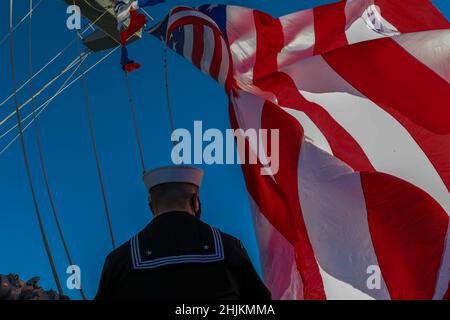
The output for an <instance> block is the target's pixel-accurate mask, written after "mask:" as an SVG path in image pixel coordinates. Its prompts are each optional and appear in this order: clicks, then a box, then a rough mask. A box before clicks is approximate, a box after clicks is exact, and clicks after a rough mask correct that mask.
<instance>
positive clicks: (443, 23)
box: [375, 0, 450, 33]
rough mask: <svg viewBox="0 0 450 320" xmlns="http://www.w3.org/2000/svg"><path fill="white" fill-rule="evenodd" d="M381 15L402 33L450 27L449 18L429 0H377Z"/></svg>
mask: <svg viewBox="0 0 450 320" xmlns="http://www.w3.org/2000/svg"><path fill="white" fill-rule="evenodd" d="M375 4H376V5H378V6H379V7H380V11H381V15H382V16H383V18H385V19H386V20H387V21H389V22H390V23H391V24H393V25H394V26H395V27H396V28H397V30H398V31H400V32H401V33H410V32H419V31H426V30H434V29H447V28H449V27H450V24H449V23H448V21H447V19H446V18H445V17H444V16H443V15H442V13H441V12H440V11H439V10H438V9H437V8H436V7H435V6H434V5H433V4H432V3H431V1H429V0H408V1H392V0H376V1H375Z"/></svg>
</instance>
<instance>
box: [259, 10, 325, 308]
mask: <svg viewBox="0 0 450 320" xmlns="http://www.w3.org/2000/svg"><path fill="white" fill-rule="evenodd" d="M253 16H254V21H255V29H256V37H257V45H256V61H255V66H254V69H253V83H254V85H255V86H259V85H261V84H262V83H264V81H265V80H264V79H265V77H266V76H269V78H271V77H272V75H273V73H274V72H277V70H278V62H277V57H278V54H279V53H280V51H281V49H282V48H283V46H284V34H283V27H282V25H281V23H280V20H279V19H274V18H273V17H271V16H270V15H268V14H266V13H263V12H260V11H254V13H253ZM261 117H262V120H261V122H262V123H261V127H262V128H265V129H271V128H276V129H279V128H282V130H281V129H280V157H279V159H280V170H279V172H278V173H277V174H276V175H275V179H276V180H277V185H276V186H277V187H278V188H279V189H281V192H282V196H283V197H284V198H285V201H286V205H287V206H288V208H287V209H288V211H287V212H286V213H285V214H286V215H288V217H287V220H286V219H284V223H286V222H287V221H290V227H291V228H292V227H294V230H292V231H291V233H294V239H295V240H294V243H293V245H294V247H295V249H296V262H297V268H298V271H299V273H300V275H301V277H302V280H303V291H304V292H303V296H304V298H305V299H325V298H326V296H325V291H324V288H323V283H322V278H321V275H320V272H319V267H318V265H317V262H316V259H315V255H314V252H313V249H312V246H311V243H310V241H309V238H308V232H307V230H306V226H305V223H304V221H303V216H302V211H301V208H300V199H299V196H298V183H297V176H298V175H297V164H298V157H299V153H300V146H301V143H302V140H303V128H301V126H300V125H299V124H298V122H297V121H296V120H294V121H293V119H292V118H293V117H292V116H290V115H289V114H287V113H286V112H284V111H283V110H281V109H279V108H278V107H277V106H275V105H273V104H272V103H269V102H266V103H265V106H264V109H263V114H262V116H261ZM285 132H289V133H288V134H286V133H285ZM253 179H254V177H253ZM250 180H252V178H250ZM279 192H280V191H279ZM267 194H270V193H267ZM267 194H266V195H265V197H267ZM255 201H256V200H255ZM257 203H258V202H257ZM258 206H259V203H258ZM261 211H262V212H263V214H264V215H266V214H269V215H270V214H279V212H278V210H276V211H275V212H273V213H269V212H266V211H263V210H261ZM269 220H270V219H269ZM280 232H281V233H282V234H283V235H284V236H285V237H287V238H288V236H287V235H285V234H284V233H283V232H282V231H281V230H280ZM291 239H292V238H291Z"/></svg>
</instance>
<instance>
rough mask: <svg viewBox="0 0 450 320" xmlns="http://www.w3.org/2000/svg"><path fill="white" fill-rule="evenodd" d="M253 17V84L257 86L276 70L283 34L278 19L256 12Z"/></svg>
mask: <svg viewBox="0 0 450 320" xmlns="http://www.w3.org/2000/svg"><path fill="white" fill-rule="evenodd" d="M253 16H254V19H255V29H256V38H257V45H256V62H255V67H254V69H253V83H254V84H255V85H258V84H257V83H258V81H259V80H261V79H262V78H263V77H264V76H266V75H270V74H271V73H272V72H276V71H277V70H278V62H277V57H278V54H279V53H280V52H281V49H283V46H284V34H283V27H282V25H281V23H280V20H279V19H274V18H272V17H271V16H270V15H268V14H267V13H264V12H261V11H256V10H255V11H254V13H253Z"/></svg>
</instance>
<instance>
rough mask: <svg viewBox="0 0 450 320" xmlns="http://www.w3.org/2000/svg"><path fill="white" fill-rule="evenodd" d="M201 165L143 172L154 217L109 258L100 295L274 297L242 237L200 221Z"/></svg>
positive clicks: (101, 297)
mask: <svg viewBox="0 0 450 320" xmlns="http://www.w3.org/2000/svg"><path fill="white" fill-rule="evenodd" d="M202 178H203V171H201V170H199V169H197V168H194V167H187V166H174V167H164V168H159V169H156V170H153V171H150V172H147V173H145V174H144V182H145V185H146V187H147V190H149V193H150V195H149V206H150V208H151V210H152V212H153V214H154V216H155V217H154V219H153V220H152V221H151V222H150V224H148V225H147V227H145V228H144V229H143V230H142V231H141V232H139V233H138V234H137V235H136V236H134V237H133V238H132V239H131V240H130V241H128V242H127V243H125V244H124V245H122V246H121V247H119V248H117V249H116V250H114V251H113V252H111V253H110V254H109V255H108V257H107V258H106V261H105V265H104V267H103V273H102V278H101V280H100V285H99V289H98V293H97V296H96V299H98V300H105V299H155V300H196V299H208V300H210V299H256V300H264V299H270V292H269V291H268V290H267V288H266V287H265V286H264V284H263V283H262V281H261V279H260V278H259V276H258V274H257V273H256V271H255V269H254V268H253V265H252V263H251V261H250V259H249V257H248V255H247V252H246V250H245V248H244V246H243V245H242V243H241V241H239V240H238V239H236V238H234V237H232V236H230V235H228V234H225V233H223V232H221V231H220V230H218V229H216V228H214V227H212V226H209V225H208V224H206V223H204V222H202V221H200V214H201V205H200V199H199V195H198V192H199V187H200V185H201V181H202Z"/></svg>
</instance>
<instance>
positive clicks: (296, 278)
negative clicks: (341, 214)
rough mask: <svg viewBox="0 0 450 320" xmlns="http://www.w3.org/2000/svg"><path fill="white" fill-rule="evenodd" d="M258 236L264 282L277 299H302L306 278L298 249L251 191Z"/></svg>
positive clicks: (251, 204)
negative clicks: (299, 263) (253, 196)
mask: <svg viewBox="0 0 450 320" xmlns="http://www.w3.org/2000/svg"><path fill="white" fill-rule="evenodd" d="M249 199H250V206H251V209H252V213H253V221H254V225H255V230H256V236H257V239H258V247H259V252H260V257H261V265H262V269H263V270H264V282H265V283H266V285H267V286H268V288H269V290H270V291H271V293H272V298H273V299H275V300H301V299H303V281H302V278H301V276H300V274H299V272H298V269H297V263H296V262H295V249H294V247H293V246H292V244H290V243H289V242H288V241H287V240H286V238H285V237H284V236H283V235H282V234H281V233H280V232H278V230H277V229H276V228H275V227H274V226H273V225H272V224H271V223H270V222H269V221H268V220H267V218H266V217H265V216H264V214H262V213H261V211H260V210H259V208H258V205H257V204H256V203H255V201H254V200H253V199H252V197H251V196H250V195H249Z"/></svg>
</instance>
